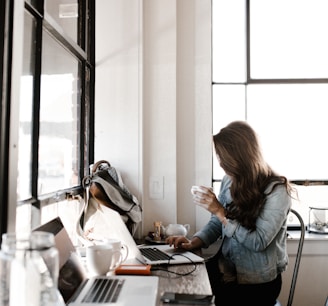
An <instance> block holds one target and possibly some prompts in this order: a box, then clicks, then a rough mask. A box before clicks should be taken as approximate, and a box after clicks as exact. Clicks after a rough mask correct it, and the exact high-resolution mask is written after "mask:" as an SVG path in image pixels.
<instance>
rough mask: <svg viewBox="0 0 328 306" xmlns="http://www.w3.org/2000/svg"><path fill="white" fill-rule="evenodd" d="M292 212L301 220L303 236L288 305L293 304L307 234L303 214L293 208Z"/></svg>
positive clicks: (300, 241) (297, 254)
mask: <svg viewBox="0 0 328 306" xmlns="http://www.w3.org/2000/svg"><path fill="white" fill-rule="evenodd" d="M290 212H291V213H292V214H294V215H295V216H296V217H297V219H298V220H299V222H300V226H301V236H300V239H299V243H298V249H297V253H296V258H295V265H294V271H293V277H292V281H291V285H290V291H289V297H288V303H287V306H291V305H292V303H293V298H294V292H295V287H296V281H297V276H298V270H299V267H300V263H301V257H302V251H303V244H304V236H305V225H304V221H303V219H302V217H301V215H300V214H299V213H298V212H297V211H296V210H294V209H291V210H290Z"/></svg>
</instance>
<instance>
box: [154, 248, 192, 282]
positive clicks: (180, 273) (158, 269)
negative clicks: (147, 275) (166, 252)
mask: <svg viewBox="0 0 328 306" xmlns="http://www.w3.org/2000/svg"><path fill="white" fill-rule="evenodd" d="M175 256H182V257H185V258H187V259H188V260H189V261H190V263H191V264H193V266H192V268H191V270H190V271H187V272H176V271H172V270H170V269H168V267H169V265H170V261H171V259H174V257H175ZM196 268H197V265H196V263H195V262H194V261H192V260H191V259H190V258H189V257H187V256H185V255H183V254H178V253H177V254H172V255H171V256H170V258H169V261H168V264H167V267H163V266H161V267H159V266H155V267H152V268H151V271H164V272H168V273H172V274H174V275H177V276H187V275H190V274H192V273H193V272H195V271H196Z"/></svg>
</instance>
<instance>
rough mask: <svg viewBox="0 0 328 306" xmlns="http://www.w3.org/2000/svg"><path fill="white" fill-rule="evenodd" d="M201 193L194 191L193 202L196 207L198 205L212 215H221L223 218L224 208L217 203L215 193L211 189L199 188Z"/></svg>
mask: <svg viewBox="0 0 328 306" xmlns="http://www.w3.org/2000/svg"><path fill="white" fill-rule="evenodd" d="M200 189H201V191H195V192H194V194H193V200H194V203H195V204H196V205H199V206H201V207H203V208H205V209H206V210H208V211H209V212H210V213H212V214H214V215H218V214H219V215H221V214H222V213H223V216H222V217H224V207H223V206H222V204H221V203H220V202H219V201H218V199H217V197H216V195H215V193H214V192H213V191H212V189H211V188H208V187H204V186H200Z"/></svg>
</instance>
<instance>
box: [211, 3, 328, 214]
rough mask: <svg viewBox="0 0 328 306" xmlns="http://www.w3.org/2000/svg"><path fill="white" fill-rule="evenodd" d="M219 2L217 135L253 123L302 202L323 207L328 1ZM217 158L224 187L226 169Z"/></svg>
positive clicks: (216, 177)
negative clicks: (225, 128)
mask: <svg viewBox="0 0 328 306" xmlns="http://www.w3.org/2000/svg"><path fill="white" fill-rule="evenodd" d="M212 4H213V6H212V24H213V32H212V35H213V36H212V37H213V39H212V43H213V50H212V51H213V53H212V54H213V75H212V81H213V83H212V84H213V86H212V90H213V101H212V102H213V133H214V134H216V133H217V132H218V131H219V130H220V129H221V128H222V127H223V126H225V125H226V124H227V123H229V122H230V121H233V120H247V121H248V122H249V123H250V124H251V125H252V126H253V127H254V129H255V130H256V131H257V133H258V135H259V138H260V141H261V144H262V148H263V152H264V155H265V158H266V160H267V161H268V163H269V164H270V165H271V166H272V168H273V169H275V170H276V171H277V172H278V173H281V174H283V175H285V176H287V177H288V179H290V180H291V181H292V182H294V183H295V184H296V185H297V189H298V190H299V196H300V199H301V202H304V203H306V205H307V206H308V205H310V206H320V205H323V204H324V203H325V202H326V199H327V189H328V163H327V156H328V145H327V142H326V141H324V139H326V134H327V132H328V120H327V119H326V112H325V109H326V105H327V103H328V56H327V54H328V44H327V43H326V40H325V37H326V32H327V28H328V20H327V18H326V15H325V12H327V9H328V2H327V1H325V0H315V1H312V0H289V1H285V0H269V1H262V0H236V1H229V0H213V1H212ZM213 159H214V160H213V183H214V186H217V187H218V185H219V183H220V180H221V178H222V176H223V174H224V172H223V170H222V169H221V168H220V166H219V164H218V163H217V161H216V157H215V155H214V157H213ZM314 185H315V186H314ZM305 211H306V210H305ZM303 217H306V218H307V216H305V215H303Z"/></svg>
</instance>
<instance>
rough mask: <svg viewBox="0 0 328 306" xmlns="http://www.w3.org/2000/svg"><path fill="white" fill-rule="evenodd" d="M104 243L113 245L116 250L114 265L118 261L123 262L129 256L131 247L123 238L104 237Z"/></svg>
mask: <svg viewBox="0 0 328 306" xmlns="http://www.w3.org/2000/svg"><path fill="white" fill-rule="evenodd" d="M103 244H105V245H111V246H112V248H113V250H114V251H116V253H115V254H114V259H113V262H112V265H116V264H117V263H118V262H119V263H122V262H124V261H125V260H126V259H127V258H128V255H129V248H128V247H127V245H126V244H124V243H122V241H121V240H119V239H114V238H110V239H104V240H103ZM118 252H119V253H118Z"/></svg>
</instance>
